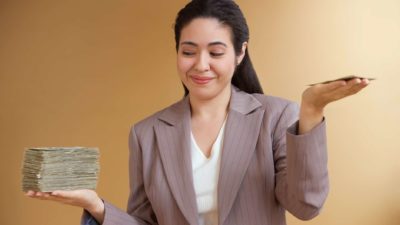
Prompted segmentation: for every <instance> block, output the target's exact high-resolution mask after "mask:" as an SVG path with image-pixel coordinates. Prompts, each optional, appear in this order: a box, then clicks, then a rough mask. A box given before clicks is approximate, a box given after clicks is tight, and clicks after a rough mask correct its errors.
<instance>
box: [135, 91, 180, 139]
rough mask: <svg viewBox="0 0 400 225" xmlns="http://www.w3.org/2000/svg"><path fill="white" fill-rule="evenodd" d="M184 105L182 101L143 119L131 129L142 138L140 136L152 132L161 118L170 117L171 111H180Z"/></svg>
mask: <svg viewBox="0 0 400 225" xmlns="http://www.w3.org/2000/svg"><path fill="white" fill-rule="evenodd" d="M182 104H184V99H181V100H179V101H177V102H175V103H173V104H171V105H169V106H168V107H165V108H163V109H161V110H159V111H157V112H155V113H153V114H151V115H149V116H147V117H145V118H144V119H141V120H140V121H138V122H136V123H135V124H133V125H132V126H131V129H132V130H134V131H135V133H136V134H137V135H138V136H140V135H146V134H148V132H151V131H152V130H153V129H152V128H153V127H154V126H155V125H156V124H157V123H158V122H159V120H160V118H162V117H163V115H168V114H169V113H170V112H171V111H173V112H176V111H179V110H180V108H182Z"/></svg>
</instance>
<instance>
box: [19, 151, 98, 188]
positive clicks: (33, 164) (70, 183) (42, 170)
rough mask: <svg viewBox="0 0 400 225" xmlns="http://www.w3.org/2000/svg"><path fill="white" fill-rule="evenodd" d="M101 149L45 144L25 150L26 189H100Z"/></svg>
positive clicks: (24, 181)
mask: <svg viewBox="0 0 400 225" xmlns="http://www.w3.org/2000/svg"><path fill="white" fill-rule="evenodd" d="M99 169H100V168H99V150H98V149H97V148H86V147H41V148H30V149H27V150H25V155H24V162H23V167H22V190H23V191H25V192H26V191H28V190H32V191H41V192H52V191H55V190H77V189H92V190H94V189H96V185H97V178H98V174H99Z"/></svg>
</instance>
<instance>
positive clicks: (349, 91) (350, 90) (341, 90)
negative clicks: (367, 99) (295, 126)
mask: <svg viewBox="0 0 400 225" xmlns="http://www.w3.org/2000/svg"><path fill="white" fill-rule="evenodd" d="M368 83H369V80H368V79H360V78H355V79H352V80H349V81H343V80H339V81H333V82H330V83H327V84H317V85H314V86H311V87H309V88H307V89H306V90H305V91H304V92H303V95H302V101H301V106H300V120H299V134H304V133H306V132H308V131H310V130H311V129H312V128H313V127H315V126H316V125H317V124H319V123H320V122H321V121H322V118H323V116H324V115H323V114H324V107H325V106H326V105H328V104H329V103H331V102H334V101H337V100H339V99H342V98H345V97H347V96H350V95H354V94H356V93H357V92H359V91H361V90H362V89H363V88H365V87H366V86H367V85H368Z"/></svg>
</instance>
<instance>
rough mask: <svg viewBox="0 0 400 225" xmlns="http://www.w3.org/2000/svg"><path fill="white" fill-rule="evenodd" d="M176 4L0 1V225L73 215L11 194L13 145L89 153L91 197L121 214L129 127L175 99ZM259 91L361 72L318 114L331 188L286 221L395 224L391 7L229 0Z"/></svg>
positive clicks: (399, 73)
mask: <svg viewBox="0 0 400 225" xmlns="http://www.w3.org/2000/svg"><path fill="white" fill-rule="evenodd" d="M186 2H187V1H183V0H174V1H171V0H170V1H138V0H136V1H128V0H113V1H104V0H100V1H99V0H97V1H95V0H85V1H78V0H69V1H53V0H36V1H28V0H14V1H12V0H1V1H0V149H1V153H2V154H1V156H2V157H1V163H0V175H1V177H0V179H1V185H0V190H1V191H0V201H1V202H0V204H1V205H0V224H2V225H28V224H29V225H30V224H37V225H50V224H58V225H70V224H78V223H79V217H80V214H81V210H80V209H78V208H74V207H71V206H65V205H61V204H56V203H53V202H44V201H39V200H33V199H29V198H27V197H25V196H24V194H23V193H22V191H21V187H20V181H21V161H22V156H23V151H24V148H25V147H32V146H97V147H99V148H100V150H101V174H100V180H99V185H98V193H99V194H100V195H101V196H102V197H103V198H105V199H107V200H109V201H111V202H113V203H115V204H116V205H117V206H119V207H121V208H125V205H126V200H127V196H128V171H127V168H128V165H127V156H128V147H127V145H128V142H127V138H128V132H129V127H130V125H131V124H133V123H135V122H137V121H139V120H140V119H143V118H144V117H146V116H147V115H150V114H152V113H154V112H155V111H157V110H160V109H161V108H163V107H166V106H168V105H170V104H171V103H173V102H175V101H177V100H179V99H180V98H181V96H182V94H183V90H182V88H181V84H180V81H179V79H178V76H177V73H176V69H175V63H176V60H175V50H174V45H175V44H174V39H173V29H172V27H173V22H174V18H175V15H176V13H177V11H178V10H179V9H180V8H181V7H183V5H184V4H185V3H186ZM237 2H238V4H239V5H240V6H241V8H242V9H243V11H244V13H245V15H246V17H247V20H248V24H249V26H250V31H251V35H250V36H251V39H250V47H249V49H250V53H251V57H252V59H253V63H254V66H255V68H256V70H257V71H258V74H259V78H260V80H261V83H262V85H263V87H264V90H265V92H266V93H267V94H269V95H277V96H281V97H285V98H288V99H291V100H294V101H299V100H300V96H301V93H302V91H303V90H304V89H305V88H306V84H309V83H313V82H318V81H322V80H327V79H333V78H336V77H340V76H344V75H349V74H360V75H366V76H371V77H376V78H377V81H374V82H373V83H372V84H371V85H370V86H369V87H368V88H367V89H366V90H364V91H363V92H361V93H360V94H359V95H357V96H353V97H351V98H348V99H345V100H343V101H341V102H338V103H336V104H334V105H330V106H329V107H328V108H327V110H326V118H327V122H328V138H329V169H330V179H331V191H330V195H329V197H328V200H327V202H326V204H325V207H324V209H323V211H322V213H321V215H320V216H319V217H317V218H316V219H314V220H312V221H309V222H302V221H299V220H297V219H295V218H293V217H292V216H288V224H289V225H301V224H309V225H342V224H343V225H360V224H362V225H399V224H400V160H399V158H400V138H399V135H400V1H399V0H380V1H378V0H325V1H320V0H301V1H299V0H240V1H239V0H238V1H237Z"/></svg>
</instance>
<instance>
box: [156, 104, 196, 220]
mask: <svg viewBox="0 0 400 225" xmlns="http://www.w3.org/2000/svg"><path fill="white" fill-rule="evenodd" d="M159 119H160V120H161V121H159V123H158V124H157V125H156V127H155V133H156V138H157V143H158V147H159V151H160V155H161V160H162V163H163V165H164V170H165V175H166V177H167V180H168V183H169V186H170V188H171V192H172V194H173V196H174V198H175V200H176V202H177V204H178V207H179V209H180V210H181V212H182V214H183V215H184V216H185V218H186V220H187V221H188V222H189V224H197V223H198V221H197V218H198V213H197V204H196V199H195V197H196V195H195V192H194V186H193V175H192V163H191V155H190V105H189V98H188V97H186V98H185V99H183V100H182V101H180V102H178V103H176V104H175V105H173V106H171V107H169V108H168V109H167V110H166V111H164V112H162V113H161V115H160V117H159Z"/></svg>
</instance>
